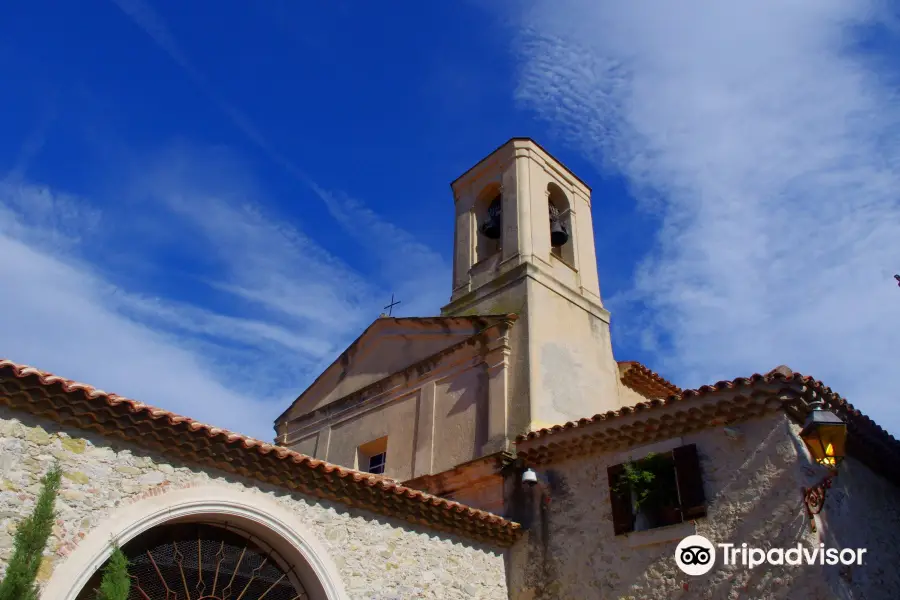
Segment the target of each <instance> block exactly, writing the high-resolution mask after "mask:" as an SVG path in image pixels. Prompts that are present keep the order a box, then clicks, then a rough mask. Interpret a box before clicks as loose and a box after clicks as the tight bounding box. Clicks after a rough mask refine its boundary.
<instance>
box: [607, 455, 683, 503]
mask: <svg viewBox="0 0 900 600" xmlns="http://www.w3.org/2000/svg"><path fill="white" fill-rule="evenodd" d="M674 474H675V473H674V468H673V466H672V460H671V458H670V457H669V456H668V455H665V454H656V453H651V454H648V455H647V456H646V457H645V458H643V459H641V460H639V461H635V462H627V463H625V470H624V471H623V472H622V478H621V479H620V480H619V484H618V485H617V486H616V490H615V491H616V492H623V491H628V490H630V491H632V492H634V504H635V506H634V508H635V510H641V509H642V508H644V507H647V508H650V509H655V508H659V507H661V506H666V505H677V504H678V497H677V495H676V494H677V492H676V491H675V490H676V488H675V481H674Z"/></svg>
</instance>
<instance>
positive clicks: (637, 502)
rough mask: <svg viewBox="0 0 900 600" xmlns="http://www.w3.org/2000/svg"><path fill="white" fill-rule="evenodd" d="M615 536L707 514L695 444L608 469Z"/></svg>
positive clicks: (649, 455)
mask: <svg viewBox="0 0 900 600" xmlns="http://www.w3.org/2000/svg"><path fill="white" fill-rule="evenodd" d="M607 477H608V479H609V499H610V505H611V507H612V517H613V530H614V532H615V535H622V534H624V533H628V532H631V531H644V530H647V529H655V528H657V527H665V526H667V525H675V524H678V523H681V522H683V521H688V520H691V519H697V518H700V517H703V516H705V515H706V496H705V494H704V492H703V476H702V473H701V471H700V460H699V457H698V455H697V447H696V445H694V444H690V445H687V446H680V447H678V448H675V449H674V450H672V451H670V452H663V453H658V454H657V453H653V454H648V455H647V456H646V457H644V458H643V459H641V460H636V461H633V462H628V463H623V464H619V465H614V466H611V467H609V468H608V469H607Z"/></svg>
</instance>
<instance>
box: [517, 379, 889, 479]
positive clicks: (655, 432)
mask: <svg viewBox="0 0 900 600" xmlns="http://www.w3.org/2000/svg"><path fill="white" fill-rule="evenodd" d="M767 386H768V389H764V388H766V387H767ZM773 386H774V387H773ZM776 389H777V391H776ZM727 391H731V392H735V394H733V397H732V398H730V399H726V398H723V399H721V400H720V401H719V402H717V403H714V404H713V405H712V406H709V407H705V408H704V409H698V408H696V407H693V406H692V405H691V403H690V402H689V401H691V400H693V399H704V398H709V397H712V395H713V394H715V393H717V392H727ZM815 398H820V399H822V400H824V401H825V403H826V405H828V406H829V407H830V408H831V410H833V411H834V412H835V414H837V415H838V416H840V417H841V418H842V419H843V420H844V421H845V422H846V423H847V430H848V439H847V452H848V454H850V455H852V456H855V457H856V458H858V459H859V460H860V461H862V462H863V463H865V464H866V465H867V466H869V467H870V468H871V469H872V470H874V471H876V472H880V473H882V474H883V475H885V476H887V477H888V478H890V479H891V480H893V481H894V482H896V483H898V484H900V441H898V440H897V439H896V438H894V436H892V435H891V434H890V433H888V432H887V431H886V430H885V429H884V428H882V427H881V426H880V425H878V424H877V423H875V422H874V421H873V420H872V419H871V418H869V417H868V416H866V415H864V414H863V413H862V412H860V411H859V410H858V409H856V408H855V407H854V406H853V405H852V404H850V403H849V402H847V400H846V399H844V398H842V397H841V396H840V395H839V394H837V393H835V392H834V391H832V390H831V388H829V387H828V386H826V385H825V384H823V383H822V382H821V381H818V380H816V379H814V378H813V377H810V376H808V375H802V374H800V373H795V372H794V371H792V370H791V369H790V368H789V367H786V366H780V367H778V368H776V369H773V370H772V371H770V372H769V373H767V374H765V375H760V374H754V375H751V376H750V377H739V378H737V379H733V380H731V381H719V382H717V383H715V384H712V385H704V386H702V387H700V388H698V389H695V390H683V391H680V392H679V393H676V394H671V395H669V396H667V397H664V398H657V399H653V400H648V401H647V402H639V403H637V404H635V405H633V406H625V407H622V408H620V409H619V410H617V411H609V412H606V413H601V414H597V415H594V416H592V417H586V418H583V419H579V420H577V421H569V422H568V423H564V424H561V425H555V426H553V427H547V428H543V429H539V430H537V431H532V432H530V433H527V434H525V435H520V436H519V437H518V438H516V442H517V445H518V451H519V455H520V456H523V457H524V458H526V460H531V461H537V462H547V461H549V460H555V459H556V458H559V457H568V456H573V455H577V454H579V453H581V452H583V451H584V450H585V448H586V447H588V448H596V447H604V448H612V447H617V446H623V445H628V444H631V443H635V442H640V441H649V440H651V439H661V438H664V437H672V435H673V434H681V433H685V432H688V431H692V430H697V429H701V428H705V427H709V426H710V423H711V422H719V421H722V422H724V421H730V420H739V419H742V418H749V417H752V416H754V415H758V414H762V413H764V412H767V411H769V410H773V409H774V408H775V407H776V406H777V407H781V408H785V409H787V410H789V411H792V412H794V414H796V415H797V416H798V417H799V418H802V417H804V416H805V414H806V412H807V411H808V408H807V407H806V404H807V403H808V402H809V401H811V400H813V399H815ZM680 404H684V409H683V410H681V411H676V412H675V414H674V415H673V414H669V413H670V412H671V411H660V410H659V409H661V408H662V407H666V406H671V405H680ZM629 415H638V416H639V417H640V418H638V419H634V420H632V421H631V422H629V423H628V424H627V425H622V426H619V425H618V423H617V421H619V420H621V421H623V422H624V421H625V420H626V419H625V417H627V416H629ZM607 423H608V426H609V427H610V428H611V431H610V432H605V433H604V432H599V431H597V429H596V428H597V427H599V426H600V425H601V424H607ZM579 430H580V433H579Z"/></svg>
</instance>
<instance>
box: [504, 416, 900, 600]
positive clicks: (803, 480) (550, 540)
mask: <svg viewBox="0 0 900 600" xmlns="http://www.w3.org/2000/svg"><path fill="white" fill-rule="evenodd" d="M735 429H736V430H737V431H739V432H740V434H741V436H740V437H738V438H737V439H732V438H731V437H729V436H728V435H726V434H725V432H724V431H723V429H722V428H721V427H718V428H711V429H708V430H705V431H702V432H699V433H696V434H691V435H687V436H684V437H683V438H681V439H680V440H677V441H678V445H681V444H691V443H693V444H696V445H697V449H698V452H699V454H700V460H701V469H702V471H703V478H704V489H705V492H706V497H707V501H708V515H707V517H706V518H702V519H699V520H698V521H697V522H696V528H695V529H696V533H697V534H700V535H703V536H705V537H707V538H708V539H710V540H711V541H712V542H713V543H714V544H715V543H728V542H731V543H734V544H736V545H737V546H738V547H740V545H741V544H742V543H747V544H748V545H749V546H755V547H760V548H764V549H765V548H774V547H783V548H791V547H796V546H797V544H798V542H799V543H801V544H803V545H804V546H807V547H818V545H819V537H818V536H819V535H822V541H823V542H825V543H826V545H827V546H826V547H832V545H834V547H839V548H844V547H852V548H856V547H863V548H866V549H867V550H868V552H867V554H866V555H865V560H864V564H863V565H861V566H854V567H852V569H848V568H847V567H844V566H841V565H838V566H827V565H826V566H808V565H802V566H762V567H756V568H755V569H752V570H750V569H748V568H747V567H744V566H724V565H722V564H721V562H720V561H719V562H717V563H716V566H715V567H714V568H713V570H712V571H710V572H709V573H707V574H706V575H703V576H698V577H689V576H687V575H685V574H683V573H682V572H681V571H680V570H679V568H678V567H677V566H676V564H675V561H674V558H673V556H674V550H675V547H676V545H677V544H678V542H679V541H680V540H681V539H683V538H684V537H686V535H689V534H691V533H694V530H693V528H692V526H691V525H690V524H682V525H676V526H673V528H671V529H668V530H664V529H657V530H651V531H648V532H638V533H631V534H626V535H623V536H615V535H614V534H613V526H612V515H611V508H610V502H609V489H608V488H609V486H608V483H607V481H608V479H607V467H609V466H611V465H614V464H618V463H621V462H622V461H623V459H624V455H623V453H622V452H617V453H607V454H594V455H588V456H584V457H581V458H578V459H570V460H567V461H564V462H559V463H557V464H554V465H551V466H548V467H546V468H542V469H541V471H542V472H543V473H544V474H545V475H547V476H548V478H549V480H550V482H551V488H552V491H551V496H552V501H551V505H550V508H549V509H548V510H547V512H546V513H545V514H546V515H547V516H546V518H543V517H541V514H542V513H541V509H540V508H534V511H533V513H532V515H533V518H534V519H536V520H535V522H534V523H533V524H532V526H531V530H530V532H529V539H528V542H527V545H526V546H525V547H524V548H522V549H521V550H520V551H519V552H518V554H516V555H515V559H514V560H515V564H516V567H515V569H514V570H513V572H512V576H513V579H512V581H511V583H510V586H511V589H512V590H513V593H512V595H511V596H512V597H513V598H514V599H516V600H534V599H537V598H559V599H563V598H565V599H570V598H582V599H585V600H588V599H594V598H597V599H599V598H630V599H639V598H722V599H725V598H728V599H738V598H754V599H759V598H817V599H820V598H821V599H825V598H829V599H830V598H860V599H862V598H866V599H870V600H871V599H878V598H885V599H888V598H890V599H894V598H897V597H900V574H898V571H897V569H896V558H897V557H898V556H900V490H898V488H897V487H895V486H893V485H892V484H890V483H888V482H886V481H884V480H882V479H881V478H880V477H878V476H876V475H874V474H872V473H871V472H869V471H868V469H866V468H865V467H864V466H862V465H860V464H859V463H857V462H855V461H853V460H852V459H848V460H847V464H845V465H844V466H842V472H841V474H840V475H839V477H838V479H837V480H836V482H835V488H834V489H832V490H831V492H830V493H829V496H828V502H827V504H826V506H825V510H824V512H823V514H824V515H825V519H826V522H825V523H824V524H820V527H819V533H818V534H817V533H812V532H811V531H810V528H809V524H808V521H807V518H806V513H805V511H804V510H803V508H802V504H801V487H802V486H803V485H809V484H811V483H813V482H814V481H817V480H818V479H819V478H820V477H821V476H822V472H821V471H820V470H818V468H815V469H814V468H812V467H810V466H809V463H808V459H807V457H806V453H805V449H804V448H803V446H802V442H801V441H800V440H799V438H797V437H796V433H797V431H798V429H799V428H798V426H797V425H796V424H794V423H791V422H790V421H789V420H788V418H787V417H786V416H785V415H784V414H783V413H781V412H778V413H773V414H772V415H770V416H768V417H765V418H760V419H757V420H755V421H751V422H745V423H742V424H738V425H736V426H735ZM843 486H846V490H845V491H844V492H840V491H839V490H841V489H842V488H843ZM534 493H537V492H534ZM529 504H530V503H529ZM532 505H533V506H535V507H536V506H537V505H538V503H537V502H534V503H533V504H532ZM666 537H669V538H673V539H671V540H669V541H660V540H661V539H665V538H666ZM654 542H655V543H654Z"/></svg>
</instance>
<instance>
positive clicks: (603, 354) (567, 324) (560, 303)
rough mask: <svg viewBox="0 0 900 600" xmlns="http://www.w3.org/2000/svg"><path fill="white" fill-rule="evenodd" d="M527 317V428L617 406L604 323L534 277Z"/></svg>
mask: <svg viewBox="0 0 900 600" xmlns="http://www.w3.org/2000/svg"><path fill="white" fill-rule="evenodd" d="M557 287H558V286H557ZM528 317H529V323H528V326H529V331H528V334H529V344H530V349H529V351H530V361H531V373H530V376H531V381H532V387H531V403H532V414H531V420H532V425H531V427H532V429H539V428H541V427H552V426H553V425H556V424H558V423H565V422H567V421H572V420H577V419H581V418H583V417H588V416H592V415H595V414H597V413H601V412H606V411H610V410H616V409H618V408H619V407H620V406H621V404H620V401H619V393H618V388H619V384H618V381H619V370H618V365H617V364H616V362H615V360H614V358H613V353H612V341H611V339H610V331H609V324H608V323H606V322H604V321H603V320H601V319H600V318H599V317H597V316H596V315H594V314H592V313H590V312H588V311H587V310H585V309H584V308H582V307H581V306H579V305H577V304H575V303H574V302H572V301H571V300H570V299H569V298H566V297H563V296H562V295H560V294H559V293H557V292H556V291H554V290H552V289H549V288H548V287H547V286H546V285H544V284H543V283H541V282H540V281H535V280H529V281H528Z"/></svg>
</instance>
